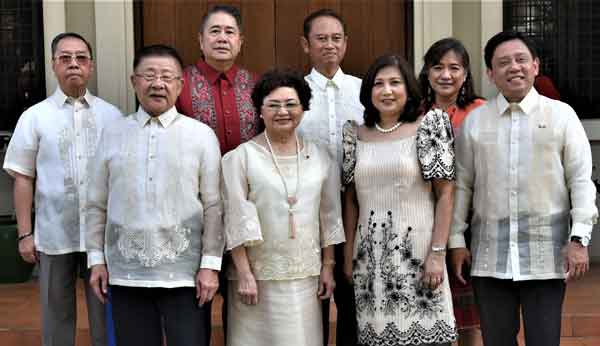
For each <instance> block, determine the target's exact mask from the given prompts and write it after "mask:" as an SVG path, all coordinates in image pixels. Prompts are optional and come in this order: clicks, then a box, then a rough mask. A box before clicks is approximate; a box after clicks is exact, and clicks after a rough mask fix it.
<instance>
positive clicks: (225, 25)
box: [175, 5, 261, 338]
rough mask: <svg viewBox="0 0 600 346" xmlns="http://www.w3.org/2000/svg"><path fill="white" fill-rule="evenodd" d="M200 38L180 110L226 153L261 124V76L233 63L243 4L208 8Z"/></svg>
mask: <svg viewBox="0 0 600 346" xmlns="http://www.w3.org/2000/svg"><path fill="white" fill-rule="evenodd" d="M198 42H199V43H200V50H201V51H202V55H203V58H201V59H199V60H198V61H197V62H196V64H195V65H191V66H188V67H187V68H185V70H184V71H183V79H184V83H183V89H182V91H181V94H179V98H178V99H177V102H176V104H175V106H176V107H177V110H178V111H179V112H180V113H181V114H185V115H187V116H189V117H192V118H195V119H197V120H198V121H201V122H203V123H205V124H207V125H208V126H210V127H211V128H212V129H213V130H214V131H215V133H216V134H217V138H218V139H219V144H220V147H221V153H222V154H223V155H225V153H227V152H228V151H230V150H233V149H235V148H236V147H237V146H238V145H240V144H241V143H243V142H245V141H247V140H249V139H251V138H253V137H254V136H256V135H257V134H258V133H259V132H260V130H261V129H260V126H261V125H259V124H260V122H259V117H258V114H257V113H256V110H255V109H254V106H253V104H252V99H251V97H250V95H251V93H252V89H253V88H254V83H255V82H256V80H257V76H256V75H255V74H253V73H251V72H249V71H248V70H245V69H243V68H240V67H239V66H237V65H235V59H236V58H237V56H238V54H239V53H240V49H241V47H242V43H243V42H244V37H243V36H242V17H241V15H240V10H239V9H237V8H236V7H233V6H230V5H216V6H214V7H212V8H211V9H209V10H208V12H207V13H206V15H204V17H203V18H202V22H201V23H200V28H199V30H198ZM229 262H230V259H229V256H223V264H222V270H221V272H220V275H219V281H220V284H219V292H220V293H221V296H223V299H224V300H225V302H224V303H223V309H222V319H223V329H224V334H225V335H227V301H226V299H227V284H228V282H227V278H226V277H225V272H226V271H227V266H228V263H229ZM208 311H210V309H208ZM209 338H210V335H209Z"/></svg>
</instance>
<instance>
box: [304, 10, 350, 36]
mask: <svg viewBox="0 0 600 346" xmlns="http://www.w3.org/2000/svg"><path fill="white" fill-rule="evenodd" d="M320 17H331V18H334V19H337V21H338V22H340V24H342V29H343V30H344V35H346V33H347V30H346V29H347V28H346V22H344V20H343V19H342V17H341V16H340V15H339V14H337V12H335V11H334V10H332V9H330V8H322V9H320V10H317V11H315V12H313V13H311V14H309V15H308V16H307V17H306V18H304V24H303V27H304V38H306V39H307V40H308V35H309V34H310V30H311V28H312V23H313V21H314V20H315V19H317V18H320Z"/></svg>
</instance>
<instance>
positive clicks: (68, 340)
mask: <svg viewBox="0 0 600 346" xmlns="http://www.w3.org/2000/svg"><path fill="white" fill-rule="evenodd" d="M39 256H40V264H39V268H40V273H39V283H40V300H41V305H42V344H43V345H44V346H72V345H75V327H76V321H77V302H76V296H77V295H76V283H77V278H78V277H79V276H80V275H81V274H82V275H81V276H82V277H83V280H84V281H83V283H84V285H83V286H84V287H85V300H86V303H87V310H88V320H89V325H90V339H91V344H92V345H93V346H106V343H107V340H106V323H105V308H104V305H103V304H102V303H101V302H100V301H99V300H98V298H97V297H96V296H95V295H94V292H93V290H92V288H91V286H90V271H89V270H88V269H87V257H86V254H85V252H74V253H68V254H64V255H47V254H45V253H42V252H40V253H39Z"/></svg>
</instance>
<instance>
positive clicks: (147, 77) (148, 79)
mask: <svg viewBox="0 0 600 346" xmlns="http://www.w3.org/2000/svg"><path fill="white" fill-rule="evenodd" d="M135 76H136V77H139V78H143V79H144V80H145V81H146V82H156V81H157V80H161V81H162V82H164V83H167V84H169V83H172V82H173V81H174V80H179V79H181V77H180V76H171V75H156V74H141V73H136V74H135Z"/></svg>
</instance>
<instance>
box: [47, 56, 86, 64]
mask: <svg viewBox="0 0 600 346" xmlns="http://www.w3.org/2000/svg"><path fill="white" fill-rule="evenodd" d="M54 60H58V61H59V62H60V63H61V64H63V65H70V64H71V61H73V60H75V62H76V63H77V65H82V66H83V65H87V64H89V63H90V60H92V58H91V57H89V56H87V55H83V54H61V55H59V56H56V57H54Z"/></svg>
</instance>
